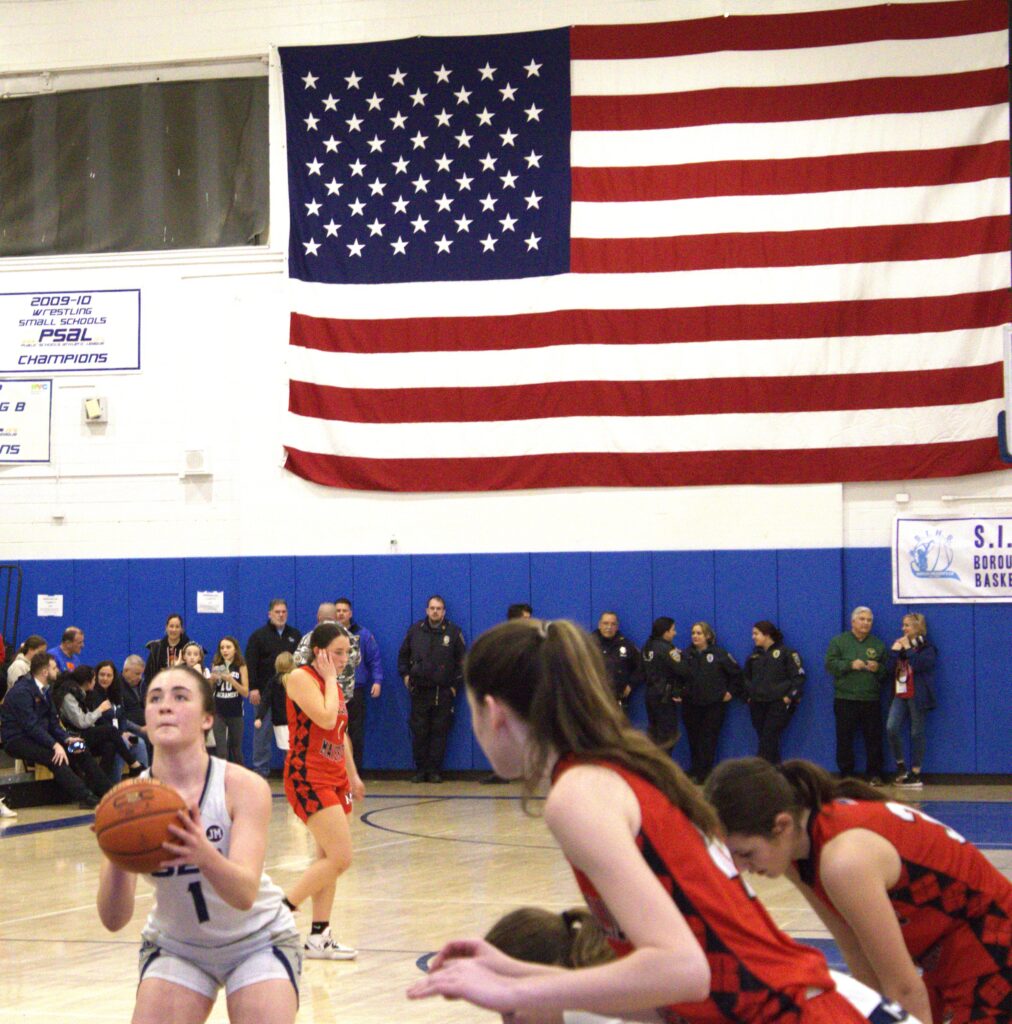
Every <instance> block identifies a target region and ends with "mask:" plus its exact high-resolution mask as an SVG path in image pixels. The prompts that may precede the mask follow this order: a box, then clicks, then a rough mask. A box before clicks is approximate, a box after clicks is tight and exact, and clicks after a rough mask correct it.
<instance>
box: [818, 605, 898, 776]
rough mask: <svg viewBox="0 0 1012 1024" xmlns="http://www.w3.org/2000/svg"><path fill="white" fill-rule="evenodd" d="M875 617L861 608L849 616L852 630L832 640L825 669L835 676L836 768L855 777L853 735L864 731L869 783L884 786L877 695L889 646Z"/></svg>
mask: <svg viewBox="0 0 1012 1024" xmlns="http://www.w3.org/2000/svg"><path fill="white" fill-rule="evenodd" d="M874 621H875V616H874V615H873V614H872V610H871V609H870V608H868V607H866V606H865V605H860V606H859V607H857V608H855V609H854V611H853V612H851V616H850V629H849V630H848V631H847V632H845V633H840V634H839V635H838V636H835V637H833V639H832V640H830V642H829V649H828V650H827V651H826V668H827V669H828V670H829V672H830V675H832V677H833V688H834V691H835V696H834V700H833V714H834V715H835V717H836V766H837V768H839V769H840V774H841V775H845V776H846V775H853V774H854V768H855V755H854V736H855V734H856V733H857V731H858V730H859V729H860V731H861V735H862V736H863V737H864V749H865V753H866V756H867V765H866V768H867V776H868V781H869V782H870V783H871V784H872V785H873V786H881V785H882V762H883V749H882V746H883V744H882V708H881V706H880V704H879V691H880V687H881V683H882V680H883V679H884V678H885V673H886V666H885V644H884V643H882V641H881V640H879V638H878V637H877V636H875V635H874V634H873V633H872V631H871V627H872V623H874Z"/></svg>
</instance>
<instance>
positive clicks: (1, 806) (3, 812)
mask: <svg viewBox="0 0 1012 1024" xmlns="http://www.w3.org/2000/svg"><path fill="white" fill-rule="evenodd" d="M17 816H18V812H17V811H12V810H11V809H10V808H9V807H8V806H7V804H6V803H4V799H3V797H0V818H16V817H17Z"/></svg>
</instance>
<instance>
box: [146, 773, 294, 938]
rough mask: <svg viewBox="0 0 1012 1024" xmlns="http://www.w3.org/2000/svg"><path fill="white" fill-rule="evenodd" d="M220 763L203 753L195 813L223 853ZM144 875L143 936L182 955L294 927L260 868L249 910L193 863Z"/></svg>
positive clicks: (225, 823)
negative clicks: (231, 901) (150, 890)
mask: <svg viewBox="0 0 1012 1024" xmlns="http://www.w3.org/2000/svg"><path fill="white" fill-rule="evenodd" d="M225 769H226V762H225V761H222V760H221V759H220V758H217V757H212V758H210V759H209V764H208V769H207V779H206V781H205V782H204V792H203V793H202V794H201V797H200V817H201V821H203V823H204V830H205V834H206V835H207V838H208V839H209V840H210V841H211V843H213V844H214V846H215V847H216V848H217V849H218V850H219V851H220V852H221V853H222V854H224V855H225V856H226V857H227V856H228V849H229V837H230V835H231V832H232V819H231V817H230V816H229V813H228V809H227V808H226V805H225ZM147 774H148V773H147V772H145V775H147ZM147 877H148V879H149V880H150V881H151V882H152V884H153V885H154V887H155V905H154V908H153V909H152V911H151V914H150V915H149V916H148V921H147V924H146V925H145V926H144V932H143V936H144V938H145V939H147V940H148V941H150V942H154V943H156V944H158V945H159V946H163V947H164V948H166V949H168V950H169V951H170V952H177V953H179V954H180V955H186V954H187V951H188V948H189V949H192V948H193V947H198V948H203V949H212V948H219V947H222V946H231V945H235V944H237V943H242V942H244V941H245V940H247V939H251V938H254V937H256V936H263V935H279V934H282V933H284V932H291V931H294V929H295V920H294V918H293V917H292V914H291V911H290V910H289V909H288V908H287V907H286V906H285V905H284V903H282V897H283V893H282V891H281V889H280V888H279V887H278V886H276V885H275V884H274V883H273V882H272V881H271V880H270V878H269V876H268V875H267V873H266V872H263V873H262V874H261V876H260V889H259V891H258V892H257V895H256V899H255V900H254V901H253V906H252V907H250V909H249V910H237V909H236V908H235V907H231V906H229V905H228V904H227V903H226V902H225V901H224V900H223V899H222V898H221V896H219V895H218V893H217V892H216V891H215V889H214V888H213V887H212V886H211V885H210V883H208V882H207V881H205V880H204V879H203V878H202V876H201V873H200V868H197V867H192V866H190V865H187V864H184V865H182V866H180V867H170V868H164V869H163V870H161V871H155V872H152V873H151V874H150V875H148V876H147Z"/></svg>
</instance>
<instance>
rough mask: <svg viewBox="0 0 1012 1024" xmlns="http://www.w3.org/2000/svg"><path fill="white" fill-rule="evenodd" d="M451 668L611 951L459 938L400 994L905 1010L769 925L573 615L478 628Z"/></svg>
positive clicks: (567, 1002)
mask: <svg viewBox="0 0 1012 1024" xmlns="http://www.w3.org/2000/svg"><path fill="white" fill-rule="evenodd" d="M465 675H466V679H467V687H468V699H469V701H470V704H471V710H472V718H473V722H474V731H475V735H476V736H477V738H478V742H479V743H480V744H481V746H482V749H483V750H484V751H485V754H486V755H487V756H488V758H489V760H490V761H491V762H492V768H493V769H494V770H495V772H496V773H497V774H498V775H501V776H503V777H504V778H508V779H515V778H522V779H523V780H524V782H525V786H526V791H527V793H528V795H530V794H531V793H533V791H534V789H535V788H536V787H537V786H538V785H539V784H540V783H541V782H542V781H550V784H551V789H550V792H549V794H548V799H547V802H546V804H545V811H544V815H545V822H546V823H547V825H548V827H549V829H550V830H551V831H552V834H553V835H554V836H555V838H556V840H557V841H558V843H559V845H560V846H561V847H562V851H563V853H564V854H565V855H566V858H567V859H568V860H569V862H570V863H571V865H572V867H573V870H574V873H575V875H576V879H577V882H578V884H579V885H580V888H581V890H582V891H583V894H584V896H585V898H586V900H587V904H588V906H589V907H590V909H591V911H592V913H593V914H594V916H595V917H596V918H597V920H598V921H599V922H600V924H601V925H602V927H603V929H604V931H605V935H606V937H607V938H608V941H609V943H610V944H611V946H612V948H613V949H614V950H615V951H616V953H617V954H619V956H618V959H617V960H615V961H614V962H613V963H609V964H602V965H600V966H595V967H587V968H581V969H579V970H566V969H564V968H555V967H551V966H546V965H540V964H529V963H523V962H521V961H518V960H514V959H511V958H510V957H508V956H506V955H505V954H503V953H501V952H499V951H498V950H495V949H493V948H492V947H491V946H490V945H489V944H488V943H486V942H484V941H483V940H480V939H470V940H461V941H457V942H451V943H449V944H448V945H447V946H445V947H444V948H443V949H442V950H441V951H440V953H438V954H437V956H436V957H435V958H434V960H433V961H432V964H431V966H430V973H429V975H428V977H427V978H426V979H425V980H424V981H421V982H418V983H417V984H416V985H413V986H412V987H411V988H410V989H409V990H408V995H409V997H411V998H423V997H425V996H430V995H437V994H438V995H443V996H445V997H447V998H463V999H467V1000H469V1001H470V1002H472V1003H475V1004H476V1005H479V1006H482V1007H485V1008H487V1009H490V1010H495V1011H498V1012H499V1013H502V1014H504V1015H506V1016H507V1018H510V1015H515V1016H516V1017H520V1018H523V1017H526V1016H527V1015H528V1014H531V1013H533V1012H535V1011H537V1012H539V1013H553V1014H559V1013H562V1012H563V1011H566V1010H577V1009H578V1010H586V1011H591V1012H594V1013H601V1014H611V1015H616V1016H625V1017H628V1016H632V1015H635V1016H641V1015H643V1014H646V1013H653V1012H654V1011H656V1014H657V1015H659V1016H660V1018H661V1019H663V1020H665V1021H669V1022H676V1021H678V1022H684V1021H693V1022H701V1024H730V1022H733V1024H758V1022H762V1024H816V1022H825V1024H856V1022H861V1021H868V1020H875V1021H895V1020H908V1019H909V1018H908V1017H907V1015H906V1014H905V1012H904V1011H902V1010H901V1009H900V1008H899V1007H891V1006H888V1005H887V1004H885V1003H883V1001H882V999H881V997H880V996H879V995H878V993H875V992H872V991H871V990H869V989H867V988H865V987H864V986H863V985H861V984H859V983H857V982H854V981H853V979H849V978H845V979H842V982H841V984H842V986H843V987H844V988H846V989H848V994H847V995H846V996H845V994H844V992H843V990H842V989H838V988H837V985H836V983H835V982H834V979H833V978H832V977H831V976H830V973H829V969H828V967H827V966H826V961H825V959H824V958H823V956H822V954H821V953H819V952H818V951H817V950H815V949H811V948H808V947H806V946H802V945H799V944H798V943H796V942H794V941H793V940H791V939H790V938H788V937H787V935H785V934H784V933H783V932H781V931H780V930H779V929H778V928H777V927H776V926H775V925H774V924H773V922H772V920H771V919H770V917H769V915H768V914H767V913H766V911H765V910H764V909H763V907H762V905H761V904H760V903H759V902H758V900H756V899H755V898H754V897H753V895H752V894H751V893H750V892H749V891H748V889H747V888H746V887H745V885H744V884H743V882H742V880H741V878H740V877H739V876H738V873H737V871H736V870H735V867H734V864H733V862H732V861H731V857H730V854H729V853H728V852H727V850H726V848H725V847H724V846H723V844H722V843H721V842H720V841H719V840H718V839H717V838H716V831H717V828H718V823H717V820H716V816H715V814H714V813H713V810H712V808H710V807H709V806H708V805H707V804H706V802H705V801H704V800H703V799H702V797H701V796H700V794H699V793H698V791H697V790H696V789H695V787H694V786H693V785H692V784H691V783H690V782H689V780H688V779H687V777H686V776H685V775H684V774H683V773H682V771H681V769H679V768H678V767H677V766H676V765H675V764H674V763H673V762H672V761H671V759H670V758H669V757H667V756H666V755H665V754H664V753H663V752H662V751H660V750H659V749H658V748H657V747H656V746H655V745H654V744H653V743H652V742H651V741H650V740H649V739H647V737H646V736H644V735H643V734H642V733H639V732H637V731H636V730H634V729H633V728H632V727H631V726H630V725H629V723H628V721H627V720H626V718H625V716H624V715H623V714H622V712H621V711H620V709H619V708H618V706H617V705H616V704H615V700H614V697H613V696H612V695H611V692H610V688H609V686H608V682H607V677H606V675H605V669H604V663H603V661H602V660H601V656H600V653H599V652H598V651H597V650H596V649H595V647H594V645H593V644H592V643H591V641H590V638H589V637H588V636H587V635H586V634H585V633H584V632H583V631H582V630H580V629H579V627H577V626H575V625H574V624H573V623H571V622H549V623H541V622H538V621H537V620H534V619H531V620H522V619H521V620H517V621H514V622H506V623H503V624H502V625H500V626H496V627H495V628H494V629H491V630H489V631H488V632H487V633H485V634H483V635H482V636H481V637H479V639H478V640H477V642H476V643H475V645H474V647H473V648H472V650H471V653H470V655H469V656H468V660H467V666H466V673H465ZM851 992H852V993H853V996H852V997H851V996H850V993H851ZM852 999H853V1001H851V1000H852ZM511 1019H512V1018H511Z"/></svg>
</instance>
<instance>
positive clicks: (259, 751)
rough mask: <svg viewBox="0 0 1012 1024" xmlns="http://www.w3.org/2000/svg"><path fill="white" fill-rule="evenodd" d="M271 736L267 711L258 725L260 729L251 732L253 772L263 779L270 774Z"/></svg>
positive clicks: (272, 731)
mask: <svg viewBox="0 0 1012 1024" xmlns="http://www.w3.org/2000/svg"><path fill="white" fill-rule="evenodd" d="M273 736H274V730H273V729H272V728H271V712H270V710H269V709H268V711H267V713H266V714H265V715H264V719H263V721H262V722H261V723H260V728H259V729H254V730H253V771H255V772H256V773H257V775H262V776H264V778H267V776H269V775H270V773H271V739H272V738H273Z"/></svg>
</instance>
